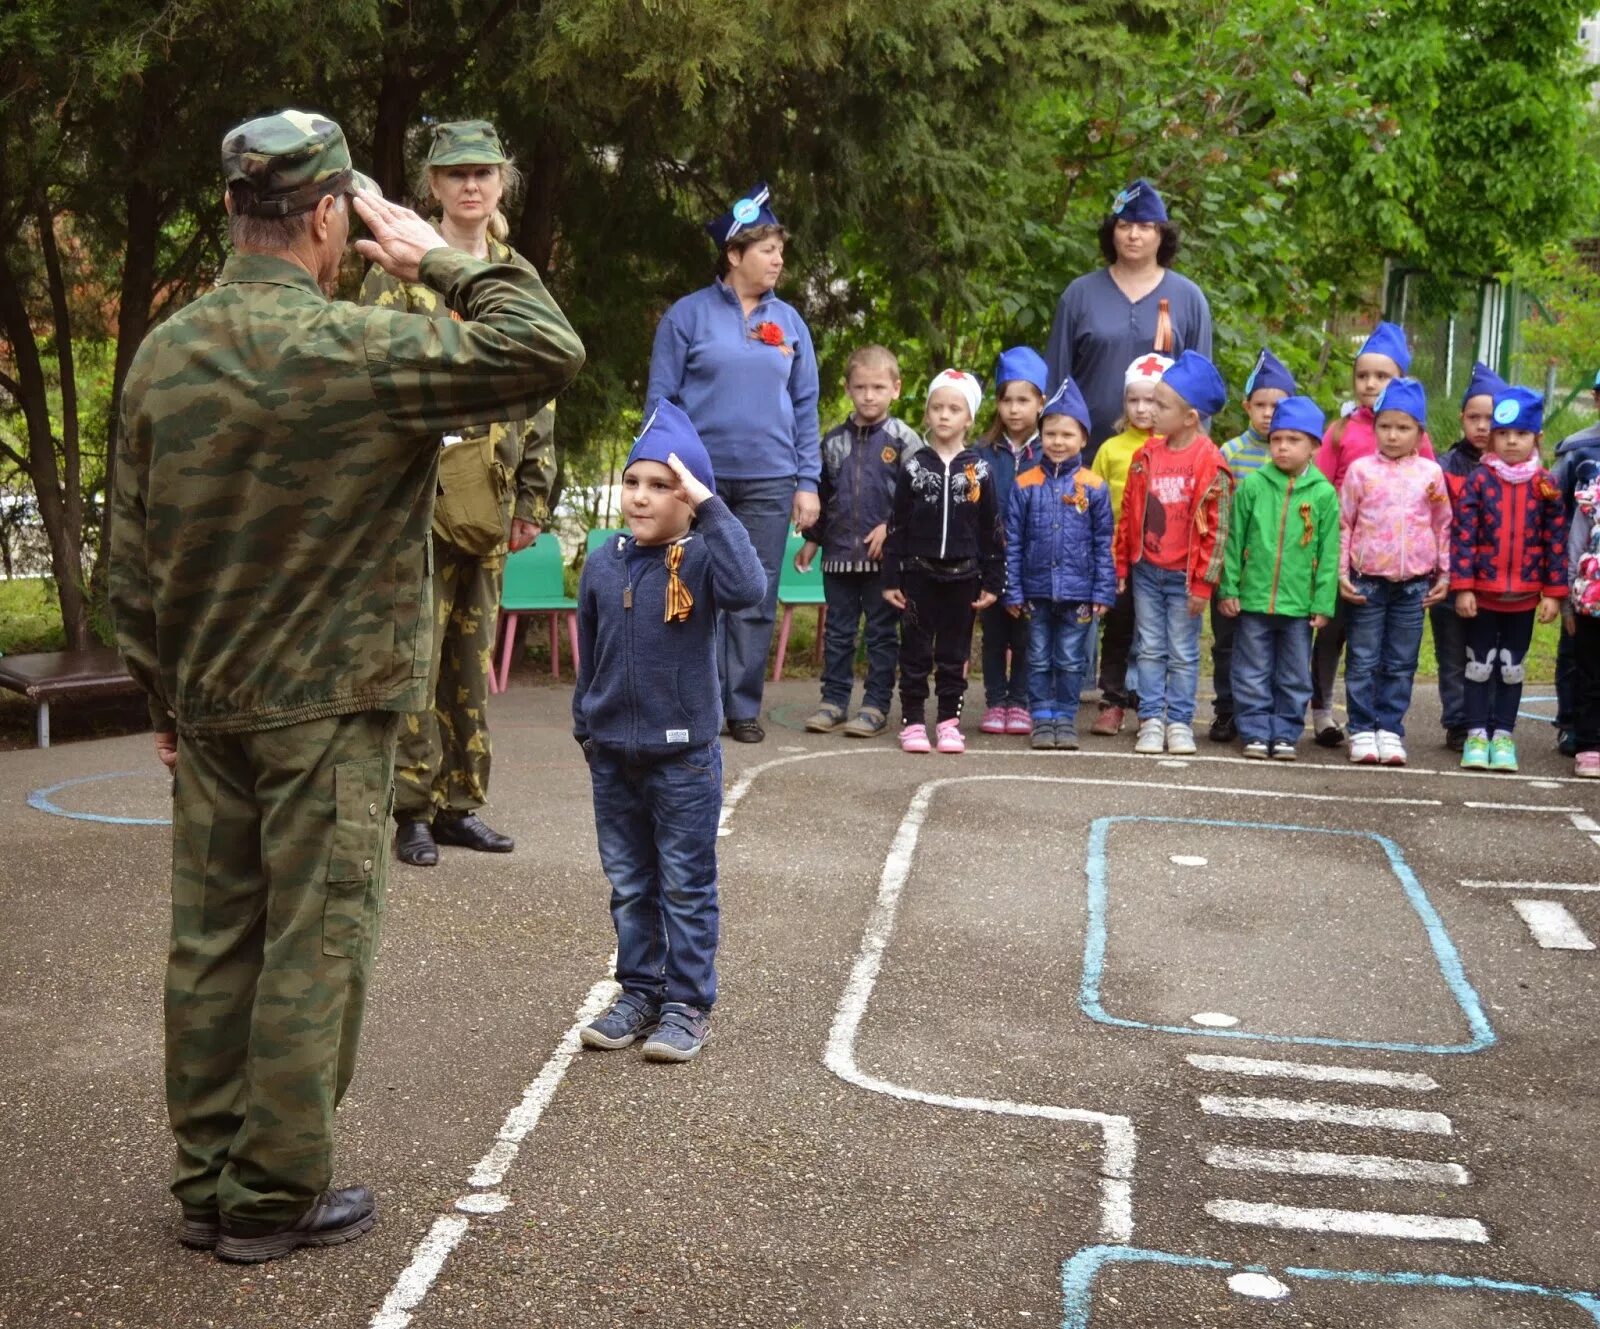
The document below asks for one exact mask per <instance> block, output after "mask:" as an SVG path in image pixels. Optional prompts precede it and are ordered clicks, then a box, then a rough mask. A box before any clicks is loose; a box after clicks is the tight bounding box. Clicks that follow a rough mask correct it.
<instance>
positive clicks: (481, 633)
mask: <svg viewBox="0 0 1600 1329" xmlns="http://www.w3.org/2000/svg"><path fill="white" fill-rule="evenodd" d="M504 573H505V559H504V558H503V557H495V558H481V557H479V556H478V555H476V554H468V553H464V552H463V551H461V550H460V549H457V548H456V547H455V546H454V545H453V544H450V543H449V542H447V541H444V540H441V539H439V538H438V536H435V537H434V541H433V663H432V665H431V666H430V673H429V679H428V695H429V696H431V697H432V698H433V710H431V711H424V712H422V713H421V714H415V715H406V716H403V717H402V718H401V721H400V741H399V746H398V748H397V750H396V753H395V770H394V783H395V789H394V815H395V817H396V819H397V820H400V821H428V820H431V819H432V817H433V814H434V813H435V812H437V811H439V809H441V808H449V809H451V810H452V811H454V812H471V811H473V810H474V809H475V808H481V807H482V806H483V805H484V804H485V803H487V802H488V801H489V762H490V757H491V755H492V753H491V750H490V745H489V670H490V669H491V668H492V667H493V655H494V630H495V623H496V621H497V619H498V617H499V613H500V581H501V578H502V577H503V576H504Z"/></svg>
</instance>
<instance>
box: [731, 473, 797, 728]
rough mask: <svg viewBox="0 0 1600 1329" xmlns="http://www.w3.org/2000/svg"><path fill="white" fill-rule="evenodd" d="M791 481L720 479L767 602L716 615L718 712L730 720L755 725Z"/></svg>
mask: <svg viewBox="0 0 1600 1329" xmlns="http://www.w3.org/2000/svg"><path fill="white" fill-rule="evenodd" d="M794 491H795V482H794V477H793V476H788V477H785V478H783V479H778V480H719V481H718V482H717V494H718V496H719V497H720V498H721V499H722V501H723V502H724V503H726V504H727V505H728V507H729V509H730V510H731V511H732V512H733V515H734V516H735V517H737V518H738V519H739V524H740V525H741V526H743V527H744V528H745V530H746V531H748V532H749V533H750V543H751V544H753V545H754V546H755V547H756V556H757V557H758V558H759V559H760V560H761V567H762V570H763V571H765V572H766V574H767V594H766V598H765V599H763V600H762V601H761V603H760V604H759V605H757V606H755V608H753V609H736V610H728V611H725V612H723V613H721V614H718V615H717V675H718V677H719V678H721V680H722V713H723V714H724V715H725V716H727V718H728V719H729V720H759V719H760V718H761V692H762V688H763V686H764V684H765V683H766V680H767V653H768V652H769V651H770V650H771V649H772V625H773V622H774V621H775V620H776V618H777V611H778V572H779V569H780V567H781V565H782V563H783V551H784V546H785V545H786V544H787V542H788V539H789V517H790V514H791V513H792V512H793V510H794Z"/></svg>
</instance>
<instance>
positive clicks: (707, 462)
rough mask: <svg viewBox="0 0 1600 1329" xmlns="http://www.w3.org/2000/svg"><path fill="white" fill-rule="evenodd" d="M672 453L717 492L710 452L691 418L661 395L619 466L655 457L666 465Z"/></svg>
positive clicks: (694, 474)
mask: <svg viewBox="0 0 1600 1329" xmlns="http://www.w3.org/2000/svg"><path fill="white" fill-rule="evenodd" d="M673 453H677V454H678V460H679V461H681V462H682V463H683V464H684V465H685V466H687V467H688V468H689V474H690V475H692V476H694V478H695V479H696V480H698V481H699V482H700V483H701V484H703V485H704V486H705V487H706V488H707V489H709V490H710V491H711V492H712V493H713V494H714V493H716V492H717V477H716V474H715V472H713V471H712V469H711V454H710V453H708V452H707V451H706V445H705V444H704V443H702V442H701V441H700V435H699V434H698V433H697V432H696V431H695V427H694V422H693V421H691V420H690V419H689V417H688V416H687V415H685V414H684V413H683V410H682V408H681V407H678V406H674V405H673V404H672V403H671V402H670V401H668V400H667V399H666V398H665V397H663V398H662V399H661V401H660V402H659V403H658V404H657V406H656V409H655V410H654V411H652V412H651V414H650V418H649V419H648V420H646V421H645V422H644V428H643V429H641V430H640V431H639V437H638V438H636V439H634V440H633V447H632V448H630V449H629V450H628V463H627V466H624V467H623V468H622V469H623V471H624V472H626V471H627V469H628V466H632V465H633V464H634V462H636V461H658V462H660V463H661V464H662V465H663V466H665V465H666V464H667V458H668V457H670V456H671V455H672V454H673Z"/></svg>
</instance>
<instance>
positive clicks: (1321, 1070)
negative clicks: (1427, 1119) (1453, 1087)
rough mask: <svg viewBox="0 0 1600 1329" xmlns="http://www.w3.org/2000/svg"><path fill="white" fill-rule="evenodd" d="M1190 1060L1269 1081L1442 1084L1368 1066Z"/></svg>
mask: <svg viewBox="0 0 1600 1329" xmlns="http://www.w3.org/2000/svg"><path fill="white" fill-rule="evenodd" d="M1186 1060H1187V1061H1188V1063H1189V1064H1190V1065H1191V1066H1193V1067H1195V1068H1196V1069H1197V1070H1202V1071H1223V1072H1226V1073H1227V1074H1229V1075H1258V1076H1262V1077H1265V1078H1269V1079H1282V1080H1318V1081H1323V1082H1327V1083H1330V1084H1374V1085H1379V1086H1381V1087H1382V1088H1384V1089H1416V1090H1419V1091H1423V1092H1426V1091H1427V1090H1429V1089H1437V1088H1438V1087H1439V1082H1438V1081H1437V1080H1435V1079H1434V1078H1433V1077H1432V1076H1431V1075H1423V1074H1422V1073H1421V1072H1420V1071H1378V1070H1369V1069H1368V1068H1366V1067H1364V1066H1318V1065H1314V1064H1312V1063H1310V1062H1304V1061H1262V1060H1261V1059H1259V1058H1257V1057H1223V1056H1213V1055H1210V1054H1207V1053H1191V1054H1190V1055H1189V1056H1188V1057H1187V1058H1186Z"/></svg>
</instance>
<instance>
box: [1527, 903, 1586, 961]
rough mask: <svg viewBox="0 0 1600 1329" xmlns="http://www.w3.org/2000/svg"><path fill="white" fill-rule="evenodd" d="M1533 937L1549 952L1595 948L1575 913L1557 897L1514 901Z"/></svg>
mask: <svg viewBox="0 0 1600 1329" xmlns="http://www.w3.org/2000/svg"><path fill="white" fill-rule="evenodd" d="M1511 907H1512V908H1513V909H1515V910H1516V911H1517V913H1519V914H1520V915H1522V921H1523V922H1524V923H1526V924H1527V925H1528V931H1529V932H1531V933H1532V934H1533V939H1534V940H1535V941H1536V942H1538V943H1539V945H1540V946H1541V947H1542V948H1543V949H1544V950H1547V951H1592V950H1593V949H1594V943H1593V942H1592V941H1590V940H1589V934H1588V933H1586V932H1585V931H1584V930H1583V929H1582V928H1581V927H1580V926H1579V925H1578V920H1577V919H1575V918H1574V917H1573V916H1572V912H1571V911H1570V910H1569V909H1568V908H1567V907H1566V905H1564V904H1561V903H1560V902H1559V901H1556V900H1513V901H1512V902H1511Z"/></svg>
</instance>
